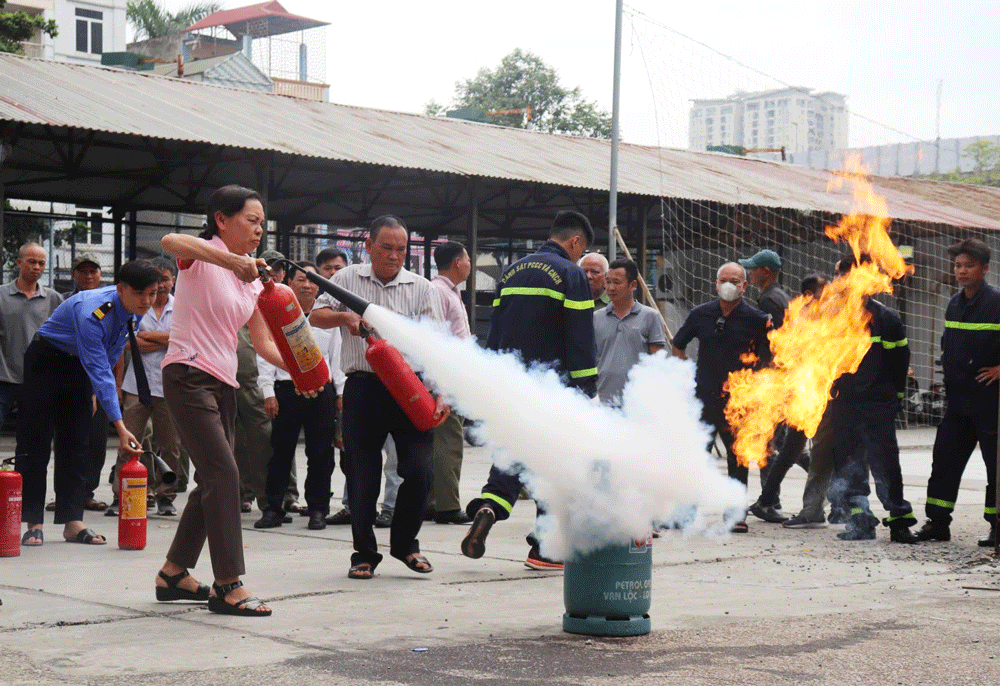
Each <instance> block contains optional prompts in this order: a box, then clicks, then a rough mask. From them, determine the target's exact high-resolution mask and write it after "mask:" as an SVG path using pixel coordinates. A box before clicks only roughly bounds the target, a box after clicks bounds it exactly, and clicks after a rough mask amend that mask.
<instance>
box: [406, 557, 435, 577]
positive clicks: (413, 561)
mask: <svg viewBox="0 0 1000 686" xmlns="http://www.w3.org/2000/svg"><path fill="white" fill-rule="evenodd" d="M411 555H413V557H409V556H407V557H404V558H403V564H404V565H406V566H407V567H409V568H410V570H411V571H414V572H416V573H417V574H430V573H431V572H433V571H434V565H432V564H431V563H430V560H428V559H427V558H426V557H424V556H423V555H421V554H420V553H411ZM417 565H427V566H426V567H418V566H417Z"/></svg>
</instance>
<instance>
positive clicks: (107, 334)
mask: <svg viewBox="0 0 1000 686" xmlns="http://www.w3.org/2000/svg"><path fill="white" fill-rule="evenodd" d="M129 319H132V320H133V322H135V323H136V324H138V319H139V318H138V317H136V316H134V315H131V314H129V313H128V312H127V311H126V310H125V307H124V306H123V305H122V301H121V298H119V297H118V288H117V287H116V286H105V287H104V288H95V289H93V290H89V291H80V292H79V293H76V294H75V295H72V296H70V297H69V298H67V299H66V301H65V302H63V304H62V305H60V306H59V307H57V308H56V311H55V312H53V313H52V316H50V317H49V318H48V319H47V320H46V321H45V323H44V324H42V326H41V328H40V329H38V335H40V336H42V337H43V338H45V340H47V341H48V342H49V343H51V344H52V345H54V346H55V347H57V348H58V349H59V350H62V351H63V352H64V353H69V354H70V355H76V356H77V357H78V358H80V364H81V365H83V368H84V369H85V370H86V372H87V376H88V377H90V385H91V386H92V387H93V390H94V393H95V394H96V395H97V399H98V401H99V402H100V403H101V407H103V408H104V411H105V412H106V413H107V415H108V420H109V421H112V422H115V421H118V420H119V419H121V418H122V413H121V408H120V407H119V406H118V391H117V389H116V388H115V376H114V372H113V371H112V370H113V369H114V366H115V362H117V361H118V358H119V357H121V354H122V350H124V349H125V344H126V343H127V342H128V320H129Z"/></svg>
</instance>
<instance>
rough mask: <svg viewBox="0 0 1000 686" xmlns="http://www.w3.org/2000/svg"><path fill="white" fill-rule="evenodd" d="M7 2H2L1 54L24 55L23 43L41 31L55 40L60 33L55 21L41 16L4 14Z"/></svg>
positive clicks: (16, 13)
mask: <svg viewBox="0 0 1000 686" xmlns="http://www.w3.org/2000/svg"><path fill="white" fill-rule="evenodd" d="M6 6H7V0H0V52H12V53H14V54H16V55H23V54H24V49H23V48H22V47H21V43H22V42H23V41H26V40H30V39H32V38H34V37H35V34H36V33H37V32H39V31H41V32H42V33H44V34H47V35H49V36H51V37H53V38H55V37H56V36H57V35H58V34H59V32H58V31H57V30H56V22H55V20H53V19H45V18H44V17H42V15H40V14H28V13H27V12H4V11H3V9H4V7H6Z"/></svg>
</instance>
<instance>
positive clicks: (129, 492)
mask: <svg viewBox="0 0 1000 686" xmlns="http://www.w3.org/2000/svg"><path fill="white" fill-rule="evenodd" d="M119 500H120V501H121V511H120V516H121V518H122V519H145V518H146V480H145V479H137V478H127V477H126V478H123V479H122V488H121V494H120V495H119Z"/></svg>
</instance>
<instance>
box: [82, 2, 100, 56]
mask: <svg viewBox="0 0 1000 686" xmlns="http://www.w3.org/2000/svg"><path fill="white" fill-rule="evenodd" d="M76 51H77V52H89V53H92V54H94V55H100V54H101V53H102V52H104V13H103V12H97V11H95V10H85V9H81V8H79V7H78V8H77V9H76Z"/></svg>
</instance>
